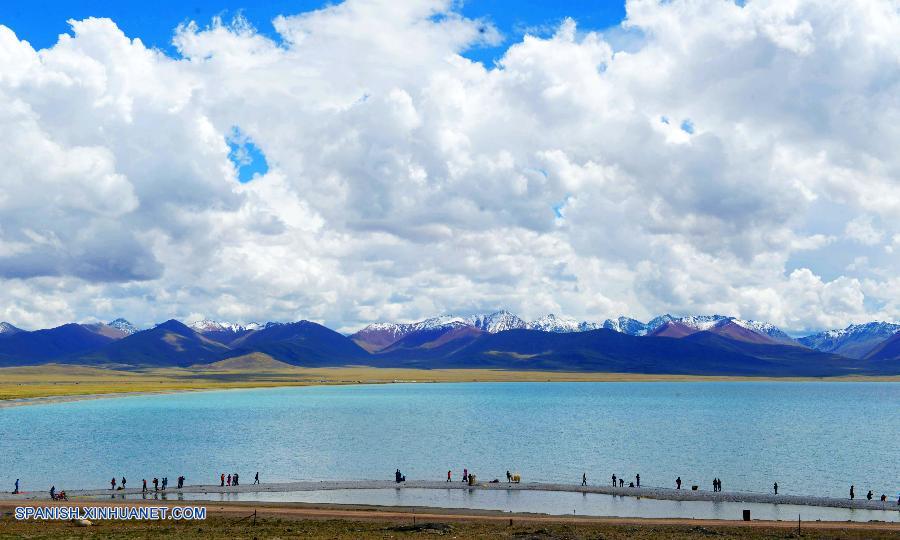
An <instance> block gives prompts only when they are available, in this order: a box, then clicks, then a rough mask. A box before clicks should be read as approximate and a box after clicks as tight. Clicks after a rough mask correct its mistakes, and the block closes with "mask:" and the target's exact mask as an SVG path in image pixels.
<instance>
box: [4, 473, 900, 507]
mask: <svg viewBox="0 0 900 540" xmlns="http://www.w3.org/2000/svg"><path fill="white" fill-rule="evenodd" d="M354 489H384V490H393V489H432V490H448V489H451V490H494V491H537V492H542V491H550V492H567V493H582V494H586V493H592V494H599V495H612V496H620V497H634V498H647V499H657V500H667V501H686V502H690V501H705V502H714V503H715V502H734V503H762V504H775V505H779V504H787V505H798V506H811V507H819V508H844V509H854V510H877V511H884V512H892V513H893V512H900V506H898V505H897V504H896V501H894V500H892V499H889V500H888V501H886V502H884V503H882V502H881V501H879V500H877V499H873V500H871V501H868V500H866V499H865V498H864V497H863V498H857V499H854V500H850V499H844V498H836V497H820V496H811V495H774V494H770V493H756V492H746V491H724V492H712V491H705V490H698V491H691V490H689V489H680V490H678V489H674V488H664V487H657V486H646V487H640V488H628V487H623V488H619V487H612V486H605V485H588V486H581V485H577V484H562V483H544V482H523V483H520V484H507V483H505V482H500V483H490V482H479V483H477V484H475V485H474V486H469V485H468V484H465V483H463V482H444V481H429V480H410V481H407V482H404V483H403V484H396V483H395V482H393V481H390V480H346V481H343V480H330V481H302V482H282V483H267V484H259V485H252V484H251V485H243V486H229V487H220V486H218V485H211V484H208V485H204V484H200V485H187V486H185V487H183V488H181V489H178V488H173V487H170V488H168V489H166V490H165V491H158V492H154V491H148V492H147V493H146V494H143V493H142V491H141V489H139V488H129V489H124V490H116V491H111V490H109V489H87V490H76V489H67V490H66V493H67V494H68V495H69V496H70V497H72V498H84V499H88V500H94V499H95V498H103V499H108V498H109V497H110V496H112V497H122V501H124V502H142V501H150V502H159V501H167V500H169V499H167V497H169V496H175V497H177V496H178V495H181V494H193V495H195V494H202V495H220V494H234V493H247V494H252V493H289V492H297V491H301V492H307V491H330V490H354ZM141 495H146V498H142V499H125V498H124V497H123V496H137V497H140V496H141ZM46 499H47V493H45V492H25V493H21V494H19V495H12V494H10V493H8V492H3V493H0V502H11V501H18V502H36V501H45V500H46ZM191 501H192V502H207V503H216V504H218V503H221V502H222V501H221V500H213V499H191ZM47 502H49V501H47ZM169 502H172V501H171V500H169ZM176 502H177V501H176ZM246 502H248V503H249V502H251V501H246ZM239 503H244V501H239ZM278 504H281V503H278ZM429 508H430V507H429Z"/></svg>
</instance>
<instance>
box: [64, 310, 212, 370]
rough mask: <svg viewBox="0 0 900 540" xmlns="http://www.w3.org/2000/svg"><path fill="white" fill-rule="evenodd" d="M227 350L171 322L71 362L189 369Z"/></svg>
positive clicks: (138, 333) (133, 335)
mask: <svg viewBox="0 0 900 540" xmlns="http://www.w3.org/2000/svg"><path fill="white" fill-rule="evenodd" d="M227 351H228V347H226V346H225V345H222V344H221V343H218V342H216V341H213V340H211V339H208V338H205V337H203V336H202V335H200V334H198V333H197V332H195V331H193V330H191V329H190V328H188V327H187V326H185V325H184V324H182V323H180V322H178V321H176V320H174V319H173V320H169V321H166V322H164V323H162V324H159V325H157V326H156V327H155V328H151V329H150V330H144V331H142V332H137V333H135V334H132V335H130V336H128V337H125V338H122V339H120V340H117V341H113V342H111V343H109V344H107V345H105V346H103V347H102V348H100V349H97V350H95V351H92V352H90V353H86V354H82V355H78V356H73V357H70V358H68V359H67V361H68V362H70V363H84V364H103V365H128V366H155V367H163V366H181V367H184V366H190V365H193V364H201V363H208V362H214V361H216V360H219V359H220V358H222V356H223V355H224V354H225V353H226V352H227Z"/></svg>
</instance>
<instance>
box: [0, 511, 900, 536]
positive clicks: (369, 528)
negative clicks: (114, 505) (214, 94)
mask: <svg viewBox="0 0 900 540" xmlns="http://www.w3.org/2000/svg"><path fill="white" fill-rule="evenodd" d="M438 536H443V537H447V538H485V539H487V538H507V539H511V540H556V539H598V538H603V539H607V540H618V539H663V540H665V539H674V538H684V539H700V538H703V539H709V538H716V539H722V540H727V539H748V540H749V539H753V540H755V539H781V538H800V536H798V534H797V531H796V530H795V529H790V528H781V527H765V526H754V527H741V526H735V525H721V524H716V525H710V524H706V523H704V524H691V525H669V524H652V523H642V524H635V523H632V524H618V523H609V524H607V523H558V522H557V523H552V522H547V523H541V522H536V523H535V522H532V523H521V522H520V523H514V524H513V525H511V526H510V525H509V524H508V522H506V521H491V522H486V521H456V520H452V521H450V520H448V521H436V522H434V521H433V522H427V523H423V522H422V521H421V520H420V521H418V522H417V523H416V524H415V525H413V524H412V522H411V521H409V520H404V521H390V520H387V521H385V520H377V521H359V520H344V519H308V518H302V519H297V518H291V517H287V518H284V517H261V518H258V519H257V520H256V521H255V523H254V522H253V521H252V519H246V517H244V518H243V519H242V518H239V517H237V516H221V515H218V516H216V515H214V516H211V517H210V518H209V519H207V520H206V521H200V522H171V521H167V522H109V521H107V522H100V523H97V524H94V525H93V526H90V527H78V526H76V525H75V524H72V523H66V522H39V523H35V522H16V521H14V520H12V518H11V517H10V516H8V515H7V516H4V517H3V518H2V519H0V539H11V538H32V539H43V538H78V539H81V538H85V539H86V538H91V539H106V538H109V539H112V538H179V539H200V538H212V539H226V538H228V539H231V538H246V539H251V538H252V539H258V538H259V539H261V538H311V539H325V538H327V539H356V538H384V539H387V538H396V539H403V538H434V537H438ZM896 537H897V533H896V531H885V530H880V531H879V530H871V529H852V528H847V529H827V530H816V529H810V528H806V529H804V530H803V531H802V538H807V539H825V538H829V539H835V538H847V539H857V538H859V539H862V538H871V539H881V538H896Z"/></svg>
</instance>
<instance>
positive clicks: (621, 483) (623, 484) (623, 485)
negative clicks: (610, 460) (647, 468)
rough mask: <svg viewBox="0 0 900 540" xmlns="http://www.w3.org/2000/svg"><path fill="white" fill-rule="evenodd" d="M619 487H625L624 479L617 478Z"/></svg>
mask: <svg viewBox="0 0 900 540" xmlns="http://www.w3.org/2000/svg"><path fill="white" fill-rule="evenodd" d="M619 487H625V479H624V478H619Z"/></svg>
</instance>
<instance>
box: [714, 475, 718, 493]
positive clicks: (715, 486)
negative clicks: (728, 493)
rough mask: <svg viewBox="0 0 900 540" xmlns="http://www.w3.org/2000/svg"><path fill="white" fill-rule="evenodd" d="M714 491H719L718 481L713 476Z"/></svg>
mask: <svg viewBox="0 0 900 540" xmlns="http://www.w3.org/2000/svg"><path fill="white" fill-rule="evenodd" d="M716 491H719V481H718V480H717V479H715V478H713V493H715V492H716Z"/></svg>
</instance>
